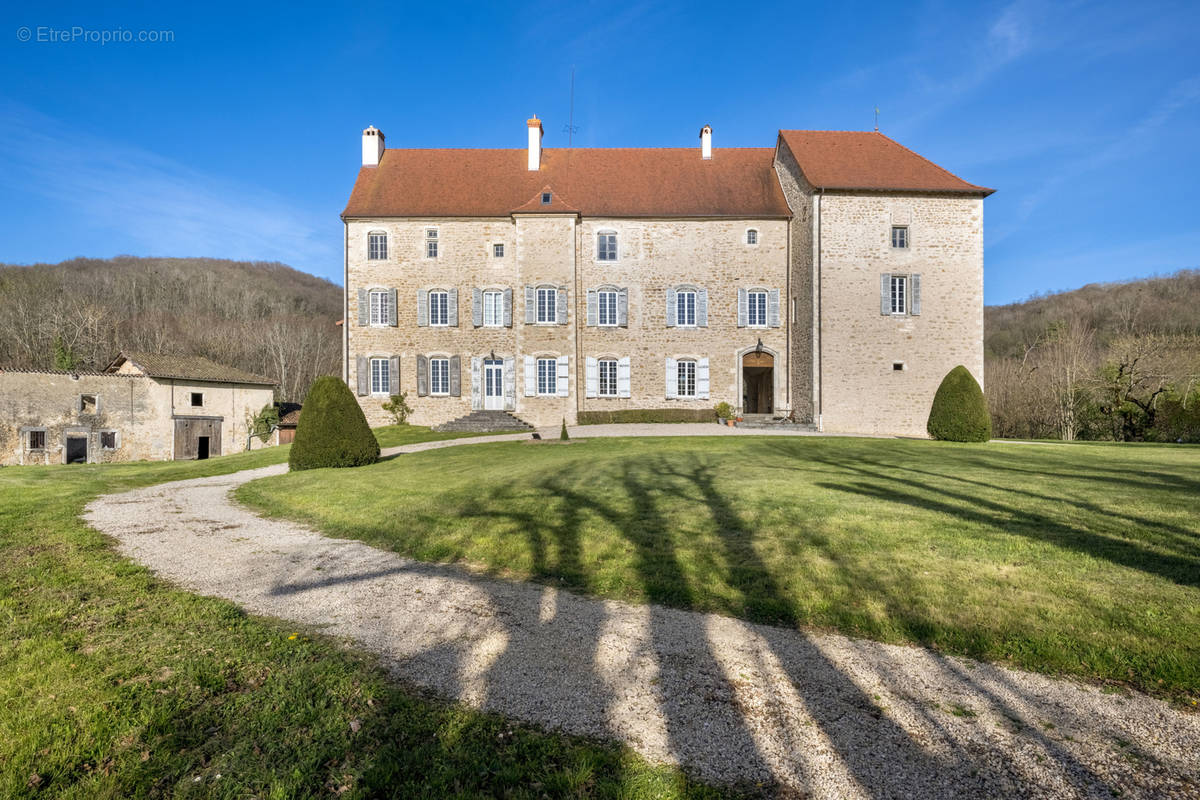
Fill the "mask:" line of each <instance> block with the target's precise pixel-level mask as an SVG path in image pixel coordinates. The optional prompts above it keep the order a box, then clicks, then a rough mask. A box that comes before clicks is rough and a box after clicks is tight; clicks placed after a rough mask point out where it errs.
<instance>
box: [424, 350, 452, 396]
mask: <svg viewBox="0 0 1200 800" xmlns="http://www.w3.org/2000/svg"><path fill="white" fill-rule="evenodd" d="M429 393H430V394H450V359H448V358H431V359H429Z"/></svg>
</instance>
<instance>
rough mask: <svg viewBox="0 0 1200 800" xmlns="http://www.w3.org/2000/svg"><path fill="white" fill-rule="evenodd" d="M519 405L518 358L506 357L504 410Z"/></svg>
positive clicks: (509, 409)
mask: <svg viewBox="0 0 1200 800" xmlns="http://www.w3.org/2000/svg"><path fill="white" fill-rule="evenodd" d="M516 407H517V360H516V359H515V358H513V357H511V356H509V357H508V358H506V359H504V410H505V411H512V410H514V409H515V408H516Z"/></svg>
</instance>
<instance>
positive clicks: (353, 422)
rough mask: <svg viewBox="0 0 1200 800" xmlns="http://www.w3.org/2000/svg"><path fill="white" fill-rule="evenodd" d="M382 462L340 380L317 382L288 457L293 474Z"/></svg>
mask: <svg viewBox="0 0 1200 800" xmlns="http://www.w3.org/2000/svg"><path fill="white" fill-rule="evenodd" d="M378 460H379V442H378V441H376V440H375V434H374V433H372V432H371V426H370V425H368V424H367V418H366V417H365V416H364V415H363V412H362V409H361V408H359V405H358V401H356V400H355V399H354V395H352V394H350V389H349V387H347V386H346V384H345V383H343V382H342V380H341V378H335V377H334V376H332V375H326V376H325V377H323V378H317V379H316V380H315V381H314V382H313V385H312V388H311V389H309V390H308V397H306V398H304V408H303V410H302V411H301V412H300V422H299V423H298V424H297V425H296V438H295V440H294V441H293V442H292V451H291V453H290V454H289V456H288V467H289V468H290V469H293V470H300V469H318V468H320V467H361V466H363V465H364V464H374V463H375V462H376V461H378Z"/></svg>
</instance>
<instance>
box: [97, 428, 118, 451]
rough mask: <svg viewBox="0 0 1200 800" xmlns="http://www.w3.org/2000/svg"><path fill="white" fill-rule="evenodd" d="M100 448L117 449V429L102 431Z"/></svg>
mask: <svg viewBox="0 0 1200 800" xmlns="http://www.w3.org/2000/svg"><path fill="white" fill-rule="evenodd" d="M100 449H102V450H116V449H117V432H116V431H100Z"/></svg>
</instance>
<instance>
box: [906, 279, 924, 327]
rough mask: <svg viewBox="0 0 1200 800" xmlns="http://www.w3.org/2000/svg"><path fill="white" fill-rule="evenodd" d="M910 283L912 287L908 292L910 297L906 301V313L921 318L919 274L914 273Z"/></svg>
mask: <svg viewBox="0 0 1200 800" xmlns="http://www.w3.org/2000/svg"><path fill="white" fill-rule="evenodd" d="M910 282H911V283H912V286H911V287H910V288H909V290H908V291H909V294H910V295H911V297H910V299H909V301H908V313H910V314H912V315H913V316H914V317H919V316H921V273H919V272H918V273H914V274H913V276H912V279H911V281H910Z"/></svg>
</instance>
